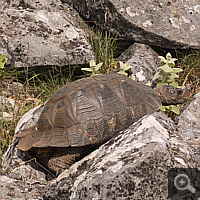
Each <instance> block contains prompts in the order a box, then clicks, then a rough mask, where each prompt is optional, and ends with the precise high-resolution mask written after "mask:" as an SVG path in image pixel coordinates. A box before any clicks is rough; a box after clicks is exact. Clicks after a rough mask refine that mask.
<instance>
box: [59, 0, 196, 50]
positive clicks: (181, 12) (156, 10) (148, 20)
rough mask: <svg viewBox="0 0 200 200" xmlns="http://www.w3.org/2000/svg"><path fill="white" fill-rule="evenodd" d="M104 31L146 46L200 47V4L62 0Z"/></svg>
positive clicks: (152, 0)
mask: <svg viewBox="0 0 200 200" xmlns="http://www.w3.org/2000/svg"><path fill="white" fill-rule="evenodd" d="M62 2H66V3H69V4H70V5H73V7H74V8H75V9H76V10H77V11H78V12H79V13H80V14H81V15H82V16H84V17H85V18H86V19H89V20H93V21H97V23H98V24H99V25H100V26H102V27H103V28H104V29H107V30H110V31H112V32H115V33H118V35H119V36H122V37H126V38H129V39H133V40H135V41H136V42H140V43H143V44H148V45H153V46H160V47H165V48H170V49H176V48H188V47H192V48H198V49H199V48H200V36H199V29H200V23H199V21H200V1H199V0H197V1H196V0H190V1H182V0H175V1H168V0H164V1H154V0H149V1H145V0H136V1H132V0H126V1H116V0H98V1H97V0H96V1H94V0H73V1H71V0H62Z"/></svg>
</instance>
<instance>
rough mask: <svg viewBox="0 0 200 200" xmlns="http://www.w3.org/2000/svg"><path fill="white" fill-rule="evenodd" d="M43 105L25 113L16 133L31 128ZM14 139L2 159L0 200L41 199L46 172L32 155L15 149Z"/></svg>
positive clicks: (15, 140) (15, 141)
mask: <svg viewBox="0 0 200 200" xmlns="http://www.w3.org/2000/svg"><path fill="white" fill-rule="evenodd" d="M42 109H43V105H42V106H38V107H36V108H34V109H32V110H30V111H29V112H27V113H26V114H25V115H24V116H23V117H22V118H21V119H20V121H19V122H18V125H17V128H16V132H17V131H19V130H20V129H21V128H27V126H33V125H34V124H35V123H36V122H37V121H38V118H39V116H40V113H41V112H42ZM17 143H18V139H16V138H14V139H13V142H12V143H11V144H10V145H9V148H8V149H7V151H6V152H5V153H4V154H3V157H2V169H1V172H0V187H1V193H0V199H8V200H9V199H37V200H38V199H42V195H43V190H44V187H45V185H46V184H47V181H46V174H47V172H46V171H45V170H44V169H43V168H42V167H40V166H39V165H38V164H37V163H36V160H35V159H34V154H33V153H32V152H30V153H29V154H27V153H26V152H22V151H20V150H19V149H18V148H17Z"/></svg>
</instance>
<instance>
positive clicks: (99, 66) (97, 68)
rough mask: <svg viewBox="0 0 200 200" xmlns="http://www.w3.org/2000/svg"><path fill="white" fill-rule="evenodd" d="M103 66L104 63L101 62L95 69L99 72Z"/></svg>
mask: <svg viewBox="0 0 200 200" xmlns="http://www.w3.org/2000/svg"><path fill="white" fill-rule="evenodd" d="M102 65H103V62H100V63H99V64H97V66H96V67H95V71H98V70H99V69H100V68H101V66H102Z"/></svg>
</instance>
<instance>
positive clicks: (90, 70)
mask: <svg viewBox="0 0 200 200" xmlns="http://www.w3.org/2000/svg"><path fill="white" fill-rule="evenodd" d="M81 70H83V71H87V72H92V71H93V70H92V68H81Z"/></svg>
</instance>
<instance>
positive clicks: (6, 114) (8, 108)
mask: <svg viewBox="0 0 200 200" xmlns="http://www.w3.org/2000/svg"><path fill="white" fill-rule="evenodd" d="M16 111H17V105H16V104H15V100H14V99H10V98H7V97H4V96H0V120H1V119H2V112H3V119H4V120H6V121H7V120H9V119H11V118H12V117H13V113H14V112H16Z"/></svg>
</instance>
